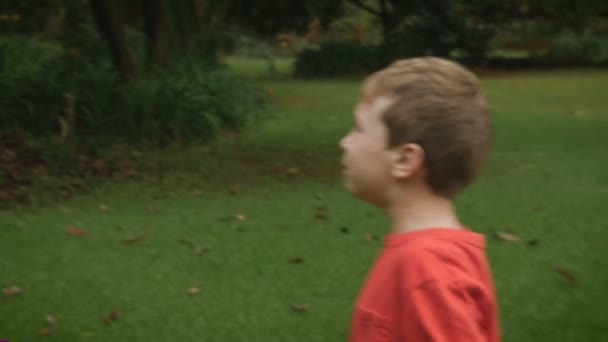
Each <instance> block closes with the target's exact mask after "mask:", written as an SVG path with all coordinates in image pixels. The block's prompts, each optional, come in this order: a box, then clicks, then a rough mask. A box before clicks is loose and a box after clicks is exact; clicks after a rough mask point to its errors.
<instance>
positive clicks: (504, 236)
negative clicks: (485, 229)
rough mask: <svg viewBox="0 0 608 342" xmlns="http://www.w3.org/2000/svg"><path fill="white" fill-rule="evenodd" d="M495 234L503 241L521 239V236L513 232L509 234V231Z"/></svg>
mask: <svg viewBox="0 0 608 342" xmlns="http://www.w3.org/2000/svg"><path fill="white" fill-rule="evenodd" d="M494 236H496V237H497V238H498V239H500V240H502V241H507V242H517V241H519V237H517V236H515V235H513V234H509V233H501V232H496V233H494Z"/></svg>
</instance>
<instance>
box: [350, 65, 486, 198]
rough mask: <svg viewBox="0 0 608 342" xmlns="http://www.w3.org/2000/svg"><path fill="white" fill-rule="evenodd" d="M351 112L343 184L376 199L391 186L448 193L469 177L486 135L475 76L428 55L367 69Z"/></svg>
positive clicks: (472, 176)
mask: <svg viewBox="0 0 608 342" xmlns="http://www.w3.org/2000/svg"><path fill="white" fill-rule="evenodd" d="M354 116H355V127H354V128H353V130H352V131H351V132H350V133H349V134H348V135H347V136H345V137H344V138H343V139H342V141H341V142H340V145H341V147H342V148H343V149H344V157H343V161H342V162H343V168H344V169H343V176H344V181H345V185H346V187H347V188H348V189H349V190H350V191H351V192H353V193H354V194H355V195H357V196H358V197H361V198H363V199H366V200H368V201H370V202H372V203H374V204H377V205H380V206H384V205H386V204H387V203H385V202H386V200H387V195H388V193H390V192H391V191H393V190H394V188H395V186H396V185H403V186H412V185H416V186H422V187H426V188H427V189H428V190H429V191H430V192H432V193H434V194H435V195H438V196H443V197H448V198H451V197H453V196H454V195H456V194H457V193H458V192H459V191H461V190H463V189H464V188H465V187H466V186H467V185H469V184H470V183H471V182H472V181H473V180H474V179H475V176H476V175H477V174H478V171H479V169H480V168H481V165H482V163H483V161H484V159H485V156H486V154H487V152H488V149H489V146H490V144H491V141H492V125H491V120H490V114H489V108H488V103H487V101H486V98H485V96H484V94H483V92H482V91H481V89H480V84H479V80H478V79H477V77H476V76H475V75H474V74H473V73H471V72H470V71H468V70H466V69H465V68H463V67H462V66H460V65H458V64H456V63H453V62H450V61H447V60H443V59H439V58H434V57H425V58H412V59H406V60H400V61H397V62H395V63H393V64H392V65H390V66H389V67H387V68H385V69H383V70H380V71H378V72H376V73H374V74H372V75H371V76H369V77H368V78H367V79H366V80H365V81H364V83H363V86H362V91H361V99H360V102H359V104H358V106H357V108H356V110H355V114H354Z"/></svg>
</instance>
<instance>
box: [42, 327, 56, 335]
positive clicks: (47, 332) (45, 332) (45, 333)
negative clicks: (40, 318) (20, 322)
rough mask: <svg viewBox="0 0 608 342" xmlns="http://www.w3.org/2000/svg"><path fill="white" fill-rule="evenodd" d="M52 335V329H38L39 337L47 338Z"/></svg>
mask: <svg viewBox="0 0 608 342" xmlns="http://www.w3.org/2000/svg"><path fill="white" fill-rule="evenodd" d="M52 333H53V328H50V327H44V328H42V329H40V336H49V335H50V334H52Z"/></svg>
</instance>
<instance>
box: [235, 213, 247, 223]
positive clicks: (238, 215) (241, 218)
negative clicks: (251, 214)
mask: <svg viewBox="0 0 608 342" xmlns="http://www.w3.org/2000/svg"><path fill="white" fill-rule="evenodd" d="M236 219H237V220H239V221H245V215H243V214H237V215H236Z"/></svg>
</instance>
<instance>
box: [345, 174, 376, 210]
mask: <svg viewBox="0 0 608 342" xmlns="http://www.w3.org/2000/svg"><path fill="white" fill-rule="evenodd" d="M343 184H344V188H346V190H348V192H350V193H351V194H352V195H353V196H354V197H356V198H357V199H359V200H361V201H363V202H367V203H369V204H371V205H374V206H376V207H379V208H383V207H384V205H383V201H382V199H381V198H379V196H378V194H375V193H372V192H370V191H364V189H362V188H361V187H357V186H356V184H354V183H353V182H352V181H350V182H349V181H348V180H347V179H344V180H343Z"/></svg>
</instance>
